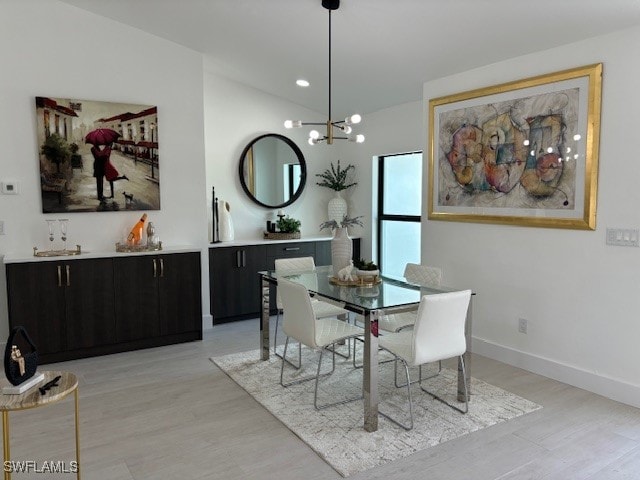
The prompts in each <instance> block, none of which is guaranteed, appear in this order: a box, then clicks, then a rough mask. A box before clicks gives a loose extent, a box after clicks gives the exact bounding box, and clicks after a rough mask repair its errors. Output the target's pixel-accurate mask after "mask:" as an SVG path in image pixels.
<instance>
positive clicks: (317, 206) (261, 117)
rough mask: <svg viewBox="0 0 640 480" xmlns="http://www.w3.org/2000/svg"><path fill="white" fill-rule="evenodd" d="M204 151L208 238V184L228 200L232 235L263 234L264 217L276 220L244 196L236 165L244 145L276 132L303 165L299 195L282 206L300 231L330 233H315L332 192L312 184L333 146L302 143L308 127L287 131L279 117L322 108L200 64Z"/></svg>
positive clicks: (334, 153) (314, 117)
mask: <svg viewBox="0 0 640 480" xmlns="http://www.w3.org/2000/svg"><path fill="white" fill-rule="evenodd" d="M204 104H205V131H206V135H205V151H206V162H207V187H206V189H207V190H206V191H207V205H208V206H209V207H208V217H209V235H210V239H211V217H212V216H211V207H210V205H211V187H212V186H213V187H215V194H216V197H218V199H224V200H226V201H228V202H229V204H230V205H231V217H232V219H233V224H234V229H235V239H236V240H255V239H259V238H262V232H264V229H265V224H266V221H267V220H277V218H275V217H274V215H275V214H276V213H277V209H267V208H265V207H262V206H260V205H258V204H256V203H254V202H253V201H251V200H250V199H249V197H248V196H247V195H246V194H245V193H244V191H243V190H242V186H241V185H240V177H239V173H238V167H239V163H240V155H241V153H242V150H243V149H244V147H245V146H246V145H247V144H248V143H249V142H250V141H251V140H253V139H254V138H256V137H258V136H260V135H264V134H266V133H277V134H280V135H284V136H285V137H288V138H290V139H292V140H293V141H294V142H295V143H296V144H297V145H298V147H300V149H301V150H302V153H303V154H304V156H305V161H306V164H307V186H306V187H305V189H304V191H303V193H302V195H301V197H300V198H299V199H298V200H296V202H294V203H293V204H292V205H289V206H288V207H285V208H284V213H285V214H287V215H290V216H292V217H294V218H297V219H299V220H301V222H302V226H301V234H302V236H307V237H309V236H319V235H320V236H327V237H328V236H330V232H328V231H323V232H320V230H319V225H320V223H322V222H323V221H325V220H326V217H327V202H328V201H329V199H330V198H331V196H332V194H333V192H332V191H331V190H329V189H327V188H322V187H319V186H317V185H316V181H317V180H318V178H317V177H316V176H315V174H317V173H321V172H322V171H324V169H325V168H327V166H328V165H329V163H330V162H332V161H333V162H335V161H337V159H338V158H340V157H339V155H338V152H339V149H338V148H336V147H337V145H333V146H328V145H314V146H311V145H309V144H308V143H307V138H308V135H309V129H308V128H305V127H303V128H299V129H291V130H287V129H285V128H284V121H285V120H287V119H291V120H303V121H309V122H323V121H326V113H324V114H323V113H318V112H313V111H311V110H308V109H306V108H303V107H300V106H299V105H296V104H294V103H291V102H289V101H287V100H284V99H282V98H278V97H275V96H272V95H268V94H266V93H264V92H261V91H259V90H256V89H254V88H251V87H247V86H245V85H242V84H239V83H237V82H234V81H231V80H227V79H225V78H222V77H220V76H218V75H216V74H214V73H211V72H208V71H207V68H206V64H205V75H204Z"/></svg>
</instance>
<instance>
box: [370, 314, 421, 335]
mask: <svg viewBox="0 0 640 480" xmlns="http://www.w3.org/2000/svg"><path fill="white" fill-rule="evenodd" d="M417 317H418V312H417V311H412V312H402V313H392V314H390V315H383V316H382V317H381V318H380V319H379V320H378V328H379V329H380V330H385V334H386V332H397V331H398V330H401V329H403V328H406V327H409V326H411V325H413V324H414V323H416V318H417Z"/></svg>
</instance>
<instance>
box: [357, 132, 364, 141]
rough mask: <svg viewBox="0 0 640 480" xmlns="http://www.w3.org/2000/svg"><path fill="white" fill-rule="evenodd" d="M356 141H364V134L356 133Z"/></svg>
mask: <svg viewBox="0 0 640 480" xmlns="http://www.w3.org/2000/svg"><path fill="white" fill-rule="evenodd" d="M356 143H364V135H362V134H361V133H360V134H358V135H356Z"/></svg>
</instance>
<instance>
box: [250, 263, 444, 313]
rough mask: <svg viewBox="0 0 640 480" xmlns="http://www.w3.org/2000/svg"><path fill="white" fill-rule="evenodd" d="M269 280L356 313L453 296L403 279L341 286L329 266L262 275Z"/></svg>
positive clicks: (384, 279) (381, 279) (268, 272)
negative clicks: (280, 281) (291, 285)
mask: <svg viewBox="0 0 640 480" xmlns="http://www.w3.org/2000/svg"><path fill="white" fill-rule="evenodd" d="M259 273H260V274H261V275H264V276H265V277H266V278H271V279H274V280H276V281H277V279H278V278H279V277H281V278H286V279H287V280H291V281H292V282H295V283H299V284H302V285H304V286H305V287H307V289H308V290H309V291H310V292H311V293H315V294H318V295H321V296H323V297H326V298H329V299H332V300H336V301H338V302H344V303H345V304H346V306H347V307H351V308H352V309H355V310H362V311H371V310H379V309H392V308H397V307H404V306H409V305H413V304H417V303H419V302H420V299H421V298H422V297H423V296H424V295H433V294H437V293H444V292H453V291H455V290H457V289H454V288H448V287H437V288H436V287H422V286H420V285H415V284H411V283H408V282H406V281H405V280H403V279H398V278H392V277H386V276H384V275H382V276H381V277H380V283H378V284H376V285H373V286H356V285H354V286H342V285H336V284H335V283H332V282H331V278H332V277H333V269H332V267H331V266H330V265H328V266H321V267H316V269H315V270H312V271H296V272H292V271H287V272H281V273H279V274H277V273H276V272H275V270H269V271H263V272H259Z"/></svg>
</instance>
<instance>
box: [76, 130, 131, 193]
mask: <svg viewBox="0 0 640 480" xmlns="http://www.w3.org/2000/svg"><path fill="white" fill-rule="evenodd" d="M118 137H120V134H119V133H118V132H116V131H115V130H112V129H110V128H96V129H95V130H92V131H90V132H89V133H87V136H86V137H85V142H86V143H89V144H91V145H93V146H92V147H91V154H92V155H93V176H94V177H95V178H96V187H97V192H98V200H101V201H102V200H104V199H105V196H104V178H105V177H106V179H107V181H108V182H109V186H110V187H111V196H110V197H109V198H113V196H114V195H113V182H115V181H117V180H129V179H128V178H127V176H126V175H120V174H119V172H118V170H117V169H116V167H115V166H114V165H113V163H111V149H112V147H113V142H115V141H116V140H117V139H118Z"/></svg>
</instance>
